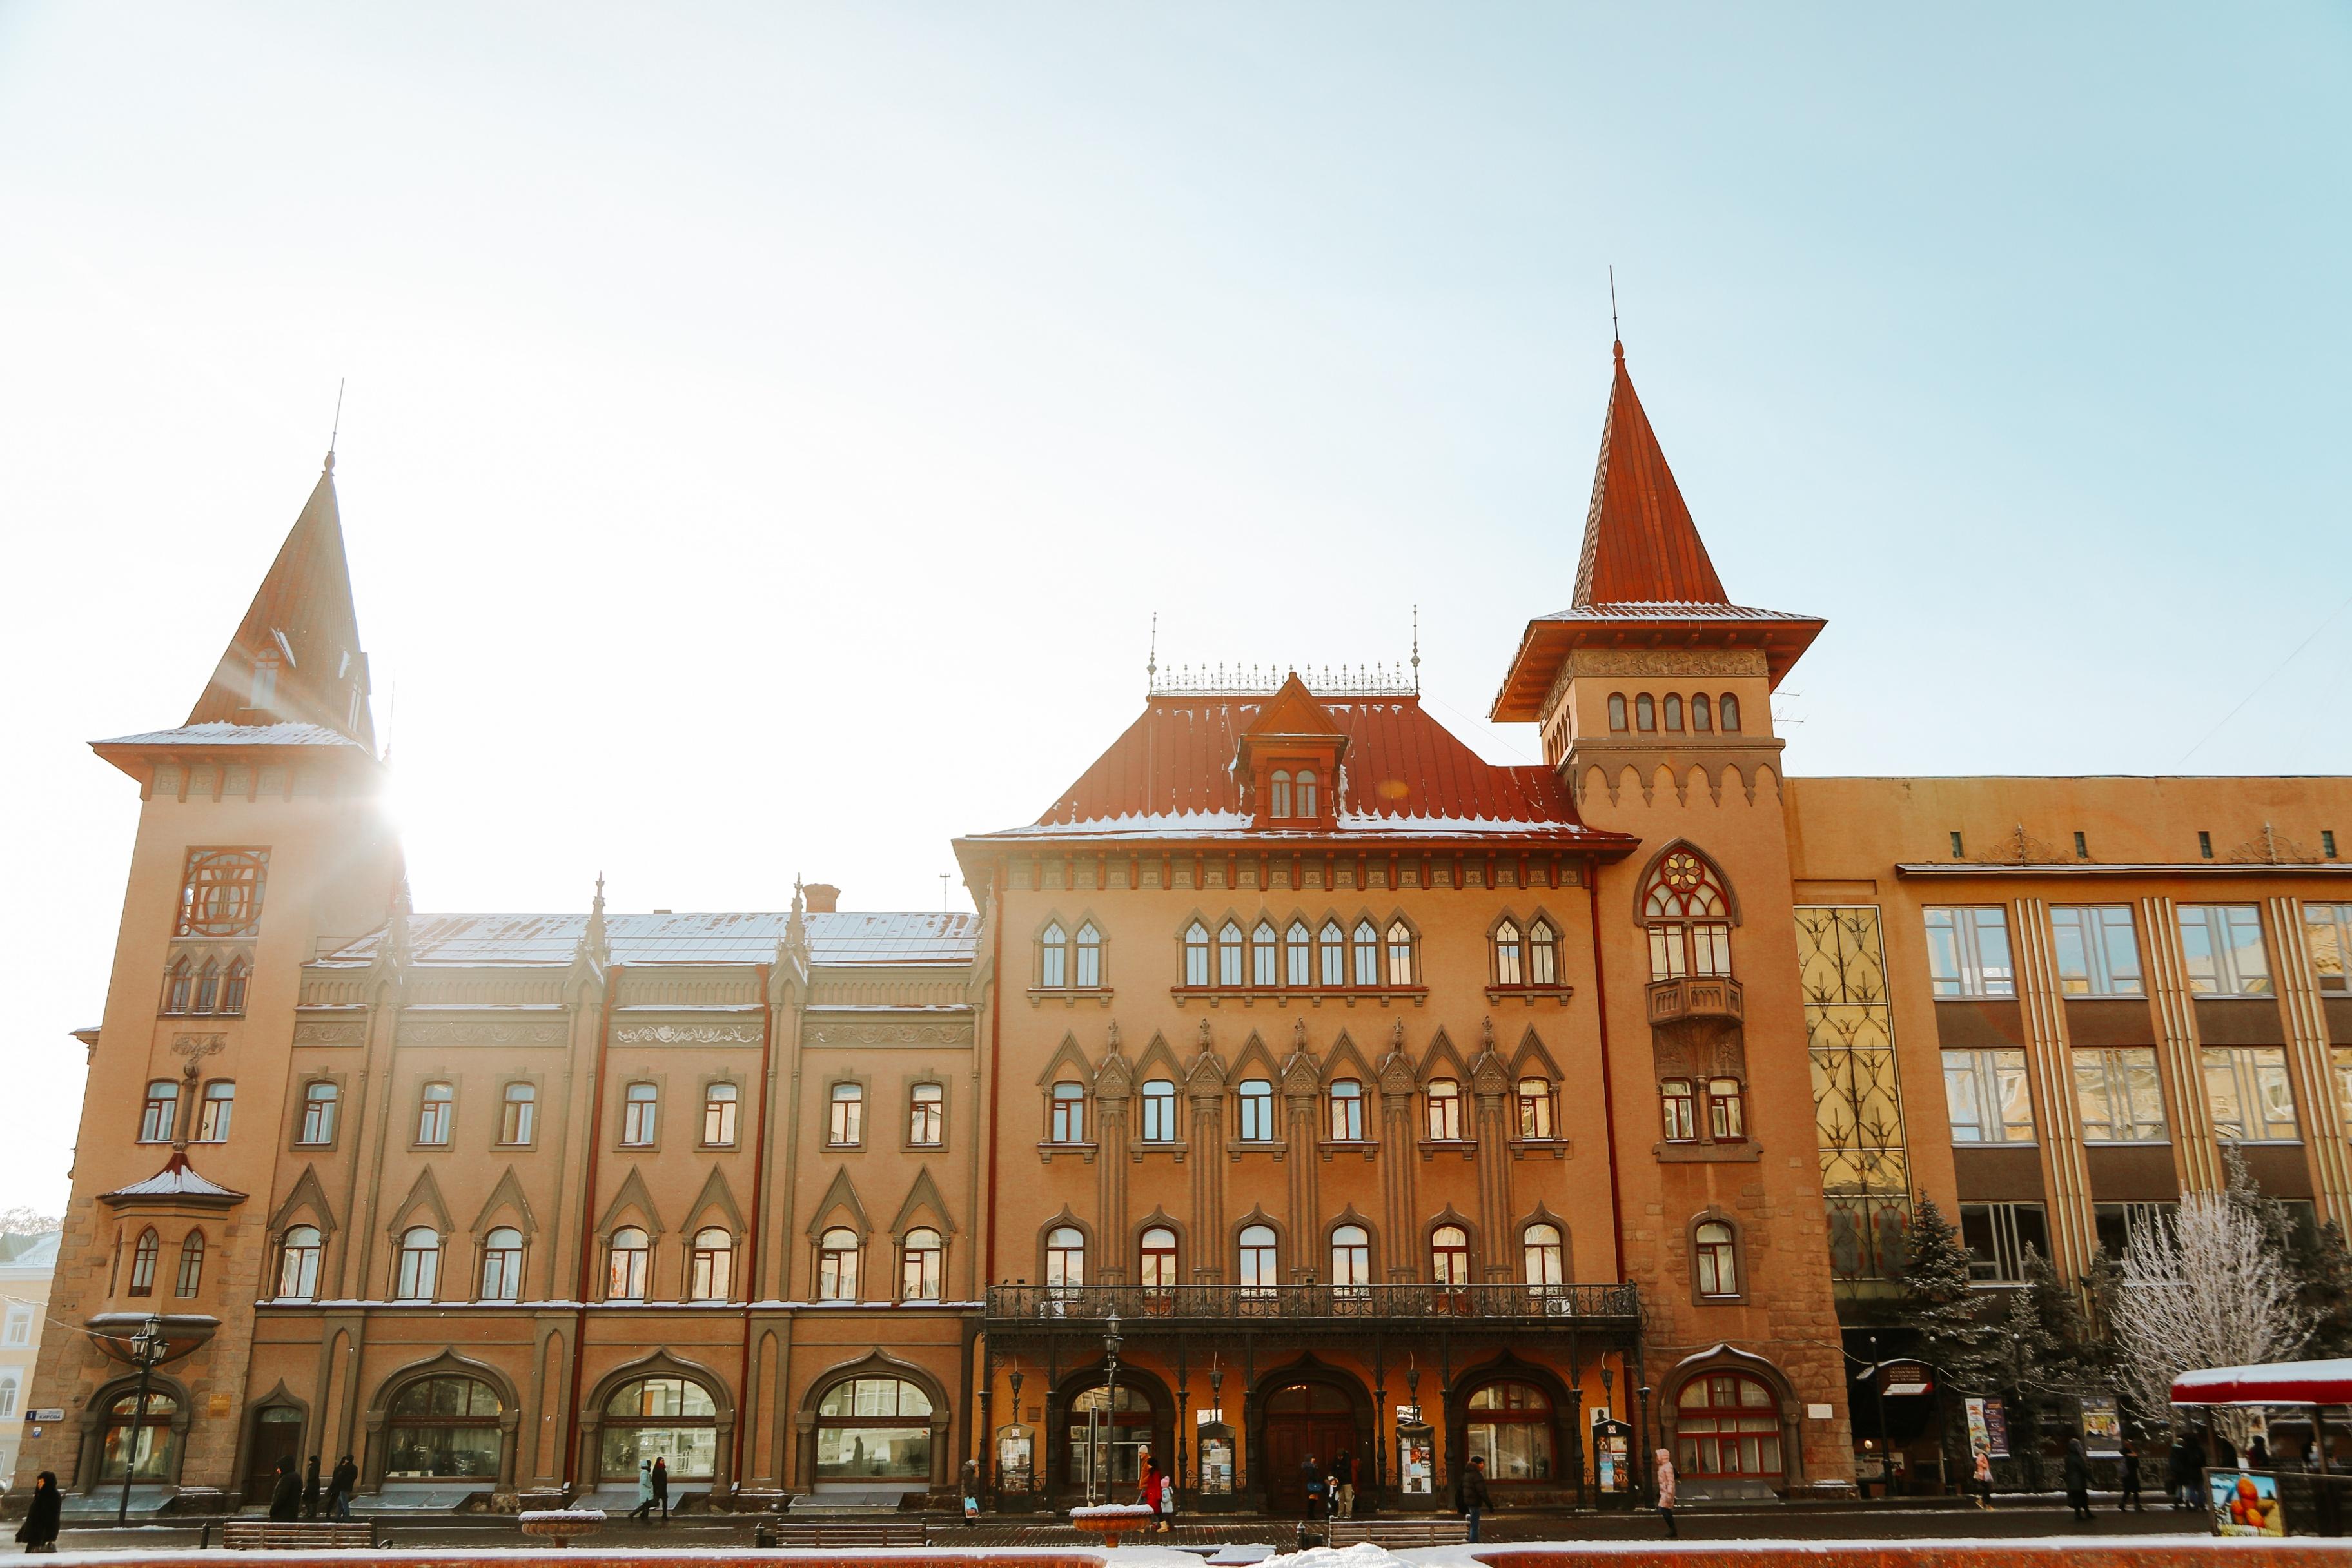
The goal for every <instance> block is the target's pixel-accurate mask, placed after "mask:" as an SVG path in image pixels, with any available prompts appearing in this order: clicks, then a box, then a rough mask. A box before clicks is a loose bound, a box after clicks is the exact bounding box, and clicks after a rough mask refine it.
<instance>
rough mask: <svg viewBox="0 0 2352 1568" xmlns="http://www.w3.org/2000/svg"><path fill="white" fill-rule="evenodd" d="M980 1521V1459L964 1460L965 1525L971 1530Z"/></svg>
mask: <svg viewBox="0 0 2352 1568" xmlns="http://www.w3.org/2000/svg"><path fill="white" fill-rule="evenodd" d="M979 1522H980V1461H979V1460H978V1459H966V1460H965V1461H964V1462H963V1527H964V1528H965V1529H966V1530H970V1529H971V1527H972V1526H974V1525H976V1524H978V1523H979Z"/></svg>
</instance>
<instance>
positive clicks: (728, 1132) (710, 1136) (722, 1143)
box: [702, 1083, 739, 1149]
mask: <svg viewBox="0 0 2352 1568" xmlns="http://www.w3.org/2000/svg"><path fill="white" fill-rule="evenodd" d="M738 1098H739V1097H738V1095H737V1092H736V1089H735V1086H734V1085H733V1084H731V1083H713V1084H706V1085H704V1086H703V1090H702V1142H703V1146H704V1147H705V1148H709V1149H732V1148H733V1147H735V1109H736V1105H737V1102H738Z"/></svg>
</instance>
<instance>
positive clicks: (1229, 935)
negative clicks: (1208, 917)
mask: <svg viewBox="0 0 2352 1568" xmlns="http://www.w3.org/2000/svg"><path fill="white" fill-rule="evenodd" d="M1242 964H1243V952H1242V928H1241V923H1240V922H1239V921H1226V922H1225V923H1224V924H1223V925H1221V926H1219V927H1218V928H1217V984H1220V985H1239V984H1242V975H1243V968H1242Z"/></svg>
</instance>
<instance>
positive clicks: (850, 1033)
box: [802, 1023, 971, 1046]
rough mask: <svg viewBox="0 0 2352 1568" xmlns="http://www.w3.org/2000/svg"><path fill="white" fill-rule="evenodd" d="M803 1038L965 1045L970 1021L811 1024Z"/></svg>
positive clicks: (827, 1042) (819, 1042)
mask: <svg viewBox="0 0 2352 1568" xmlns="http://www.w3.org/2000/svg"><path fill="white" fill-rule="evenodd" d="M802 1038H803V1040H804V1041H806V1042H807V1043H808V1044H809V1045H812V1046H968V1045H970V1044H971V1025H969V1024H835V1023H821V1024H812V1025H810V1026H808V1028H807V1030H806V1032H805V1033H803V1036H802Z"/></svg>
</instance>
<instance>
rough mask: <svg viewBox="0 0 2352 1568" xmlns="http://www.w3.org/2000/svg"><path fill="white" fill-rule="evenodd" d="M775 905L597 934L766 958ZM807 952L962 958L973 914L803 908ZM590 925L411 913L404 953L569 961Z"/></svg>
mask: <svg viewBox="0 0 2352 1568" xmlns="http://www.w3.org/2000/svg"><path fill="white" fill-rule="evenodd" d="M791 918H792V917H791V916H790V915H788V914H783V913H778V912H768V911H761V912H740V913H739V912H733V911H714V912H710V913H687V914H608V915H606V916H605V917H604V931H605V940H606V941H607V942H610V943H611V944H612V949H613V960H614V963H628V964H653V963H767V962H769V961H770V960H771V959H772V958H774V957H775V955H776V944H777V943H778V942H782V940H783V937H784V927H785V924H786V922H787V921H790V920H791ZM803 919H804V920H806V921H807V922H808V935H809V951H810V956H811V957H812V958H813V959H814V962H816V963H820V964H827V965H835V966H839V965H851V964H897V963H971V959H972V955H973V954H974V953H975V952H977V951H978V950H979V945H980V917H979V916H978V915H974V914H965V913H961V912H952V913H951V912H939V913H929V912H919V911H909V910H871V911H860V910H851V911H847V912H843V913H836V914H809V915H806V916H804V917H803ZM587 929H588V917H587V916H586V915H585V914H483V915H415V916H412V917H411V919H410V921H409V928H408V930H409V952H410V954H411V956H412V957H413V959H414V960H415V962H416V963H451V964H490V963H549V964H557V963H571V962H572V953H573V952H574V951H576V950H577V949H578V947H579V946H580V939H581V937H582V936H583V934H585V932H586V931H587ZM382 936H383V932H382V931H373V932H370V933H369V934H368V935H366V936H363V937H362V938H360V939H359V940H358V941H357V942H351V943H349V944H348V945H346V946H343V947H341V948H338V949H337V950H336V951H335V952H331V953H330V954H328V955H327V957H326V958H325V959H324V960H322V961H321V962H323V963H368V962H371V961H373V959H374V957H375V951H376V943H377V942H378V941H379V940H380V939H381V938H382Z"/></svg>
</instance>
